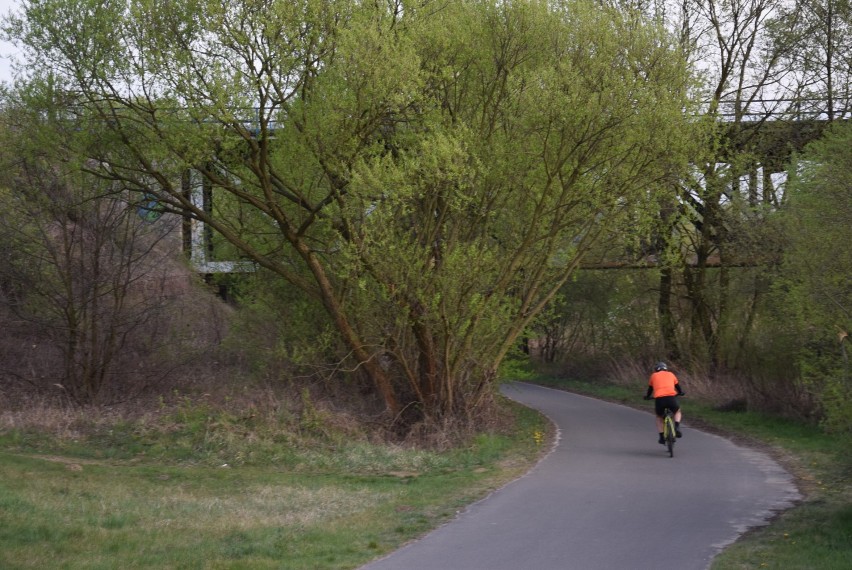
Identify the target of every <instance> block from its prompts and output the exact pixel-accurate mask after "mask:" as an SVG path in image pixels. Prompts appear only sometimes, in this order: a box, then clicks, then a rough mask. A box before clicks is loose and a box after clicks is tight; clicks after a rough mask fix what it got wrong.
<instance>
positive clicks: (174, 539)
mask: <svg viewBox="0 0 852 570" xmlns="http://www.w3.org/2000/svg"><path fill="white" fill-rule="evenodd" d="M514 409H515V411H514V413H515V416H516V418H517V421H516V425H515V427H514V429H513V430H511V435H510V436H509V435H501V434H496V433H493V434H483V435H481V436H479V437H478V438H476V439H475V441H473V442H471V443H470V445H468V446H465V447H463V448H457V449H453V450H450V451H447V452H443V453H438V452H431V451H423V450H417V449H406V448H396V447H388V446H384V447H382V446H374V445H370V444H368V443H366V442H364V441H361V440H351V441H350V440H347V439H346V438H343V437H339V436H334V435H332V436H325V437H318V436H311V437H309V438H307V439H304V438H294V437H290V438H287V437H285V435H284V433H282V432H281V431H279V430H278V429H277V428H276V427H275V426H274V425H272V426H270V425H262V422H259V421H258V420H253V421H255V422H257V424H258V425H256V426H255V427H256V428H257V429H256V430H254V431H251V430H247V429H245V428H246V426H245V425H242V424H241V422H238V421H236V420H234V418H229V417H226V416H223V415H218V414H216V413H214V412H212V411H211V410H205V414H204V419H203V420H202V419H198V418H196V420H192V418H189V417H187V418H184V419H185V420H187V421H183V420H181V419H180V418H172V419H173V421H174V423H173V424H172V425H169V426H166V427H167V429H165V428H164V429H157V428H156V426H151V425H146V426H139V425H137V426H133V425H130V424H127V425H122V426H111V427H110V428H109V429H106V430H105V431H104V430H100V431H96V432H94V433H91V434H89V435H87V436H84V437H78V438H74V439H66V438H62V439H56V438H51V437H48V436H46V435H45V434H43V433H35V432H21V431H15V432H7V433H4V434H0V568H4V569H18V568H20V569H24V568H39V569H41V568H52V569H77V568H79V569H83V568H85V569H87V570H88V569H98V568H104V569H106V568H110V569H112V568H157V569H163V568H175V569H177V568H186V569H190V568H204V569H207V568H215V569H220V568H221V569H225V568H250V569H263V568H276V569H278V568H288V569H302V568H304V569H312V570H317V569H332V568H354V567H357V566H359V565H360V564H362V563H364V562H366V561H368V560H370V559H372V558H374V557H376V556H379V555H381V554H384V553H386V552H389V551H391V550H394V549H396V548H397V547H399V546H400V545H401V544H403V543H404V542H406V541H408V540H410V539H412V538H414V537H416V536H418V535H421V534H423V533H425V532H426V531H428V530H430V529H431V528H434V527H435V526H437V525H438V524H440V523H441V522H443V521H445V520H447V519H448V518H450V517H452V516H454V515H455V513H456V512H457V511H458V510H459V509H461V508H463V506H464V505H467V504H469V503H470V502H472V501H474V500H476V499H477V498H479V497H481V496H483V495H484V494H486V493H487V492H489V491H490V490H493V489H494V488H496V487H499V486H501V485H502V484H504V483H505V482H507V481H508V480H511V479H512V478H515V477H517V476H518V475H520V474H521V473H523V472H524V471H525V470H526V469H528V468H529V466H530V465H531V464H532V463H533V462H534V461H535V460H536V459H537V457H538V456H539V454H540V453H541V451H542V446H541V443H540V442H538V441H537V439H538V436H539V434H540V433H542V432H543V431H546V430H547V429H548V427H547V424H546V423H545V421H544V420H543V418H541V417H540V416H538V415H537V414H534V413H532V412H529V411H527V410H524V409H521V408H517V407H514ZM160 427H161V428H162V427H163V426H160ZM226 464H227V466H224V465H226Z"/></svg>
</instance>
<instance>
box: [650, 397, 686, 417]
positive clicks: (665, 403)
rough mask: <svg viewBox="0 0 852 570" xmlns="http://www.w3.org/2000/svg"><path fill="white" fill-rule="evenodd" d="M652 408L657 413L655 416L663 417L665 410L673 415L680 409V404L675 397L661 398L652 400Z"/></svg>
mask: <svg viewBox="0 0 852 570" xmlns="http://www.w3.org/2000/svg"><path fill="white" fill-rule="evenodd" d="M654 408H655V409H656V411H657V415H658V416H660V417H663V416H664V415H665V410H666V408H668V409H670V410H671V411H672V413H674V412H676V411H678V410H679V409H680V404H679V403H678V401H677V396H663V397H662V398H654Z"/></svg>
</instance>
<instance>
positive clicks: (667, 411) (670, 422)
mask: <svg viewBox="0 0 852 570" xmlns="http://www.w3.org/2000/svg"><path fill="white" fill-rule="evenodd" d="M679 396H683V394H682V393H681V394H679ZM643 399H645V400H653V398H652V397H650V396H645V397H644V398H643ZM676 441H677V428H676V427H675V421H674V412H673V411H672V410H671V408H668V407H667V408H664V409H663V442H664V443H665V445H666V449H667V450H668V452H669V457H674V444H675V442H676Z"/></svg>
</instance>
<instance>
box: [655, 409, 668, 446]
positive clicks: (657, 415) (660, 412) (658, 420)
mask: <svg viewBox="0 0 852 570" xmlns="http://www.w3.org/2000/svg"><path fill="white" fill-rule="evenodd" d="M665 409H666V407H665V406H664V405H663V402H662V398H655V399H654V420H655V421H656V424H657V434H658V435H659V436H660V437H659V438H658V439H657V442H658V443H665V440H664V439H663V414H664V412H665Z"/></svg>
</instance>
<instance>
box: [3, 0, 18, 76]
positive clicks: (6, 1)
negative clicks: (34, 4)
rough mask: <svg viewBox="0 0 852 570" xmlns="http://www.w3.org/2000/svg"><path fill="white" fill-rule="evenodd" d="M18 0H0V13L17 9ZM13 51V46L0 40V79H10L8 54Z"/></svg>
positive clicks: (10, 71)
mask: <svg viewBox="0 0 852 570" xmlns="http://www.w3.org/2000/svg"><path fill="white" fill-rule="evenodd" d="M17 7H18V0H0V15H2V16H3V17H5V16H6V14H8V13H9V12H11V11H12V10H17ZM14 52H15V46H13V45H11V44H9V43H6V42H4V41H0V81H11V80H12V69H11V67H10V65H9V56H10V55H12V54H13V53H14Z"/></svg>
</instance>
